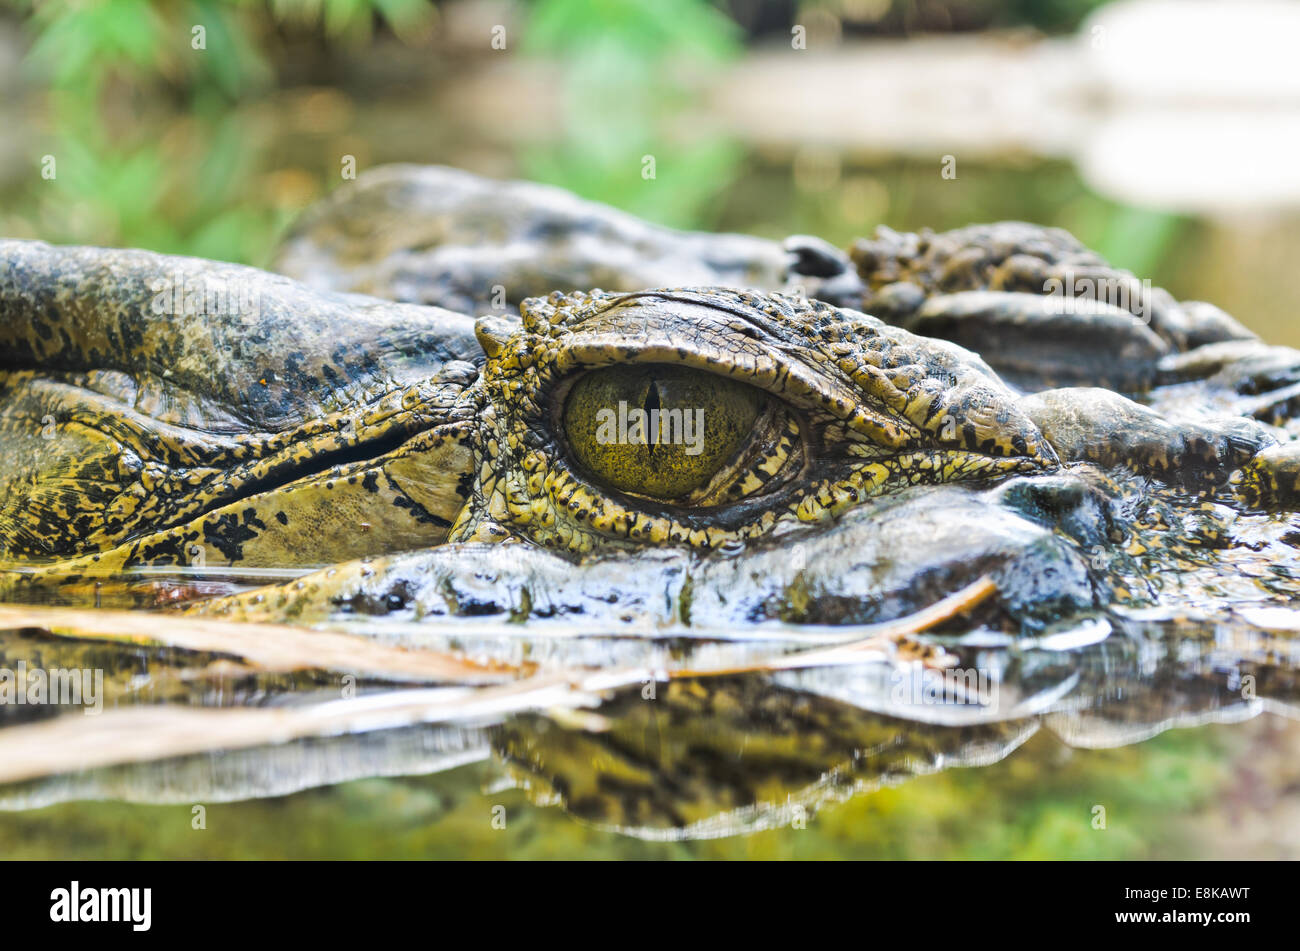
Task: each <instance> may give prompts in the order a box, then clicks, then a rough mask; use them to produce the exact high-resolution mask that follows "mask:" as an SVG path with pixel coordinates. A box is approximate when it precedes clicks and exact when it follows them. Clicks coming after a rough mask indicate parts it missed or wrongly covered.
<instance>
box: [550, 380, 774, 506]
mask: <svg viewBox="0 0 1300 951" xmlns="http://www.w3.org/2000/svg"><path fill="white" fill-rule="evenodd" d="M767 402H768V396H767V394H765V393H764V392H762V391H761V390H759V389H757V388H755V387H752V386H749V385H747V384H744V383H738V382H736V381H735V380H729V379H727V378H725V377H721V376H717V375H715V374H712V373H705V372H703V371H700V370H692V369H690V368H688V367H680V366H668V365H661V364H633V365H630V366H629V365H625V366H615V367H608V368H605V369H602V370H593V371H592V372H590V373H588V374H586V375H584V376H582V377H581V378H579V379H578V381H577V382H576V383H574V385H573V388H572V389H571V390H570V391H569V396H568V399H567V400H566V402H565V404H564V414H563V422H564V429H565V434H566V435H567V437H568V441H569V445H570V447H571V448H572V450H573V454H574V456H575V457H576V459H577V461H578V463H579V464H580V465H581V466H582V467H583V468H584V469H586V470H587V471H588V472H589V473H590V474H591V475H593V476H595V477H596V478H597V479H599V480H600V481H602V482H604V483H606V484H607V485H609V486H611V487H613V488H615V489H618V490H619V491H622V492H629V493H632V494H635V495H641V496H648V497H650V498H652V499H657V500H660V501H670V500H675V499H682V498H683V497H685V496H689V495H691V494H692V493H699V492H701V491H703V490H705V489H706V488H707V487H708V486H709V484H710V482H711V481H713V479H714V477H715V476H717V475H718V474H719V472H720V471H721V470H722V469H723V467H724V466H725V465H726V464H727V463H728V462H730V461H732V460H733V459H734V457H735V456H736V455H737V453H738V452H739V450H740V449H741V448H742V446H743V445H744V444H745V442H746V441H747V440H748V439H749V438H751V437H752V435H753V433H754V428H755V424H756V422H757V421H758V419H759V416H760V414H761V413H762V412H763V410H764V407H765V405H766V404H767Z"/></svg>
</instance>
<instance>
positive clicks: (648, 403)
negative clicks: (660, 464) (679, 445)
mask: <svg viewBox="0 0 1300 951" xmlns="http://www.w3.org/2000/svg"><path fill="white" fill-rule="evenodd" d="M659 405H660V404H659V384H658V382H656V381H655V379H654V378H653V377H651V379H650V385H649V386H648V387H646V391H645V403H644V405H643V406H642V408H643V409H644V410H645V424H646V434H645V435H646V453H647V455H649V456H650V457H651V458H653V457H654V454H655V446H657V445H658V444H659V427H658V426H656V427H655V432H654V433H653V435H652V434H651V433H650V431H649V426H650V411H651V410H654V409H658V408H659Z"/></svg>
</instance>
